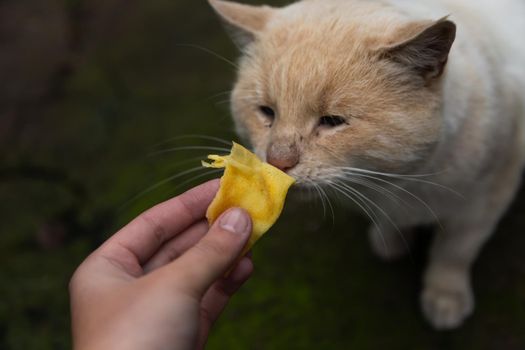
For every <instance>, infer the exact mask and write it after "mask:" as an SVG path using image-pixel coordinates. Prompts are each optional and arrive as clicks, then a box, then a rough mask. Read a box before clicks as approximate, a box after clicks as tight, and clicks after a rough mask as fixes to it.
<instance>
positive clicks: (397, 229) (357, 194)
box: [336, 182, 410, 254]
mask: <svg viewBox="0 0 525 350" xmlns="http://www.w3.org/2000/svg"><path fill="white" fill-rule="evenodd" d="M336 183H338V184H340V185H341V186H342V187H343V188H346V189H347V190H348V191H351V192H353V193H354V194H355V195H356V196H358V197H361V198H362V199H363V201H367V202H369V203H370V204H371V205H373V206H374V207H375V208H376V209H377V210H379V212H380V213H381V214H383V216H384V217H385V218H386V219H387V220H388V222H389V223H390V224H391V225H392V226H393V227H394V229H395V230H396V232H397V233H398V234H399V236H400V237H401V240H402V241H403V244H404V245H405V247H406V248H407V251H408V252H409V254H410V246H409V244H408V242H407V241H406V239H405V237H404V236H403V233H402V232H401V230H400V229H399V226H397V224H396V223H395V222H394V221H393V220H392V218H391V217H390V215H388V213H387V212H386V211H385V210H384V209H383V208H381V207H380V206H379V205H378V204H377V203H375V202H374V201H373V200H371V199H370V198H368V197H367V196H365V195H364V194H363V193H361V192H359V191H358V190H357V189H355V188H353V187H352V186H350V185H347V184H345V183H342V182H336Z"/></svg>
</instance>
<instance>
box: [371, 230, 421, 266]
mask: <svg viewBox="0 0 525 350" xmlns="http://www.w3.org/2000/svg"><path fill="white" fill-rule="evenodd" d="M415 231H416V229H415V227H408V228H396V227H394V226H393V225H392V224H390V223H389V224H384V225H382V224H378V225H376V224H371V225H370V227H369V228H368V239H369V241H370V246H371V248H372V251H373V252H374V254H375V255H377V256H378V257H379V258H381V259H383V260H385V261H392V260H396V259H398V258H400V257H403V256H405V255H406V254H408V253H409V252H410V248H411V245H412V241H413V240H414V236H415V233H416V232H415Z"/></svg>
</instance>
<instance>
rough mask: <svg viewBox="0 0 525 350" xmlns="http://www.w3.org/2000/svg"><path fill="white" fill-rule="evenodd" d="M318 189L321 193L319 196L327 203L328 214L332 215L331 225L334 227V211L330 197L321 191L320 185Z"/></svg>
mask: <svg viewBox="0 0 525 350" xmlns="http://www.w3.org/2000/svg"><path fill="white" fill-rule="evenodd" d="M318 187H319V191H320V192H321V194H322V195H323V196H324V197H325V199H326V202H327V203H328V207H329V208H330V213H331V214H332V225H335V211H334V206H333V205H332V202H331V201H330V197H329V196H328V194H327V193H326V191H325V190H324V189H323V187H322V186H321V185H318Z"/></svg>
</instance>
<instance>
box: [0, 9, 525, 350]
mask: <svg viewBox="0 0 525 350" xmlns="http://www.w3.org/2000/svg"><path fill="white" fill-rule="evenodd" d="M81 3H82V1H72V0H70V1H65V2H64V7H67V8H68V9H71V8H76V7H77V6H80V5H81ZM273 3H278V2H275V1H274V2H273ZM66 5H67V6H66ZM120 9H121V11H117V12H116V13H117V14H113V16H114V19H113V20H112V21H111V25H110V26H109V27H107V29H106V30H105V31H104V32H103V33H99V34H98V36H95V38H96V40H94V41H93V43H91V44H90V47H89V49H87V50H86V51H85V52H83V56H82V59H81V60H80V61H79V62H76V65H75V67H74V69H73V71H72V73H71V74H70V75H69V76H68V77H67V78H65V79H64V80H63V81H62V84H61V86H60V91H59V93H58V94H54V95H53V96H52V98H49V97H46V98H45V99H42V100H38V101H36V102H35V101H33V102H31V103H22V102H21V103H20V106H22V107H20V108H18V109H17V110H18V111H19V113H21V115H22V116H23V117H24V118H23V119H22V120H23V122H24V125H22V126H21V127H20V128H19V130H22V132H19V133H17V134H13V135H10V136H9V137H8V138H7V141H5V142H4V143H5V144H6V145H7V147H5V148H4V149H3V150H2V151H1V153H2V154H1V157H2V165H1V172H0V212H1V213H2V220H1V221H0V222H1V229H0V232H1V236H0V278H1V280H2V283H1V284H0V298H1V302H0V349H67V348H70V336H69V310H68V295H67V283H68V279H69V277H70V276H71V274H72V272H73V271H74V269H75V267H76V266H77V265H78V264H79V263H80V261H82V259H83V258H84V257H85V256H86V255H87V254H88V253H89V252H90V251H91V250H92V249H93V248H94V247H96V246H97V245H98V244H99V243H100V242H101V241H102V240H103V239H104V238H105V237H107V236H108V235H109V234H111V233H112V232H114V231H115V230H116V229H118V228H119V227H120V226H122V225H123V224H124V223H126V222H127V221H128V220H130V219H131V218H133V217H134V216H135V215H137V214H138V213H139V212H140V211H141V210H143V209H145V208H147V207H149V206H152V205H153V204H155V203H157V202H159V201H161V200H163V199H166V198H168V197H170V196H172V195H175V194H176V193H180V192H181V191H182V188H176V187H177V184H180V182H182V181H184V180H185V179H186V178H184V179H180V180H178V181H174V182H170V183H168V184H165V185H163V186H161V187H159V188H157V189H155V190H154V191H151V192H149V193H148V194H147V195H144V196H142V197H141V198H139V199H137V200H135V201H133V202H132V203H131V204H129V205H126V206H124V207H122V204H124V203H126V202H127V200H128V199H130V198H132V197H133V196H134V195H135V194H137V193H139V192H141V191H142V190H143V189H145V188H148V187H149V186H151V185H152V184H155V183H156V182H158V181H160V180H162V179H164V178H166V177H168V176H170V175H173V174H175V173H177V172H180V171H182V170H185V169H188V168H190V167H194V166H198V165H199V162H198V161H197V160H195V161H193V162H186V163H184V164H180V165H177V164H178V163H179V162H182V161H187V160H188V159H189V158H193V157H196V156H203V155H204V154H205V153H206V152H202V151H194V152H173V153H166V154H163V155H158V156H148V154H149V153H150V152H151V151H152V150H154V149H156V148H155V147H154V145H156V144H158V143H159V142H161V141H164V140H167V139H170V138H172V137H175V136H180V135H187V134H205V135H211V136H217V137H222V138H225V139H235V135H234V133H233V131H232V127H231V122H230V118H229V112H228V105H227V103H221V101H223V100H227V97H228V96H227V94H221V93H222V92H224V91H227V90H229V89H230V88H231V84H232V81H233V79H234V68H233V67H231V66H230V65H228V64H227V63H225V62H224V61H221V60H219V59H217V58H216V57H214V56H213V55H210V54H208V53H206V52H204V51H202V50H200V49H196V48H192V47H189V46H184V45H180V44H191V45H198V46H202V47H204V48H207V49H210V50H213V51H216V52H218V53H220V54H221V55H224V56H226V57H228V58H230V59H234V58H235V56H236V52H235V49H234V47H233V45H231V44H230V43H229V40H228V38H227V36H226V34H224V33H223V31H222V29H221V27H220V25H219V22H218V21H217V20H216V19H215V17H214V15H213V14H212V11H211V10H210V9H209V8H208V6H207V4H206V2H205V1H204V0H203V1H194V0H191V1H190V0H178V1H168V0H155V1H148V2H130V3H129V4H127V5H125V6H123V7H122V8H120ZM72 21H74V18H73V19H72ZM33 54H35V64H38V52H36V53H33ZM204 144H206V145H211V144H210V143H209V142H203V141H199V140H198V139H185V140H173V141H171V142H170V143H167V144H165V145H164V146H163V147H169V146H186V145H204ZM196 182H199V181H196ZM188 186H189V184H187V185H185V186H184V187H185V188H187V187H188ZM524 209H525V193H524V192H523V191H522V192H521V194H520V195H519V196H518V200H517V201H516V203H515V205H514V206H513V208H512V209H511V210H510V211H509V213H508V214H507V216H506V218H505V219H504V220H503V221H502V223H501V225H500V227H499V229H498V232H497V234H496V235H495V237H494V239H492V240H491V242H490V243H489V244H488V245H487V247H486V249H485V250H484V251H483V254H482V255H481V256H480V258H479V261H478V263H477V264H476V266H475V269H474V277H473V278H474V286H475V291H476V297H477V308H476V312H475V314H474V316H473V317H472V318H470V319H469V320H468V322H467V323H466V324H465V326H464V327H462V328H461V329H459V330H457V331H453V332H445V333H439V332H435V331H433V330H432V329H431V328H429V327H428V325H427V324H426V323H425V321H424V320H423V319H422V316H421V314H420V312H419V309H418V293H419V290H420V279H421V271H422V266H423V263H424V260H425V251H426V249H425V248H426V247H427V245H428V238H424V239H422V240H421V242H420V243H419V244H418V246H417V247H416V248H415V249H414V250H413V254H412V258H411V259H405V260H403V261H400V262H397V263H393V264H385V263H381V262H379V261H378V260H377V259H376V258H374V257H373V256H372V253H371V252H370V249H369V247H368V245H367V240H366V235H365V230H366V226H367V223H366V221H365V220H364V219H363V218H361V217H360V216H358V215H354V214H348V213H346V212H344V211H342V210H340V209H338V210H336V213H335V223H332V221H331V218H327V219H325V220H324V221H323V220H322V209H321V207H320V206H315V205H301V204H299V203H298V202H297V201H295V200H291V201H289V202H288V204H287V207H286V210H285V213H284V214H283V216H282V219H281V220H280V221H279V222H278V224H277V225H276V226H275V227H274V228H273V229H272V231H271V232H270V233H269V234H268V235H267V236H265V238H264V239H263V240H262V241H261V242H260V243H259V244H258V245H257V246H256V248H255V251H254V261H255V266H256V271H255V273H254V275H253V277H252V279H251V280H250V281H249V282H248V283H247V284H246V286H245V287H244V288H243V289H242V290H241V291H240V292H239V293H238V295H237V296H236V297H235V298H234V300H233V301H232V302H231V304H230V305H229V307H228V309H227V310H226V312H225V314H224V316H223V317H222V318H221V319H220V321H219V322H218V323H217V325H216V327H215V329H214V331H213V334H212V336H211V339H210V343H209V348H210V349H228V350H233V349H359V350H364V349H384V348H385V349H462V350H463V349H509V350H512V349H524V348H525V332H524V331H523V330H524V329H525V278H524V277H525V256H524V252H525V236H524V235H523V232H525V218H524V216H523V213H524ZM305 218H312V220H311V222H309V219H308V220H305ZM316 218H319V219H320V220H316ZM317 221H321V222H322V224H321V225H319V224H318V222H317Z"/></svg>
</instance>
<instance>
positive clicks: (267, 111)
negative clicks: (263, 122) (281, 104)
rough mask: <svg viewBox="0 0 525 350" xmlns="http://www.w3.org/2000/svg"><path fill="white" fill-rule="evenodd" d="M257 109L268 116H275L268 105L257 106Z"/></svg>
mask: <svg viewBox="0 0 525 350" xmlns="http://www.w3.org/2000/svg"><path fill="white" fill-rule="evenodd" d="M259 111H261V113H262V114H264V115H265V116H266V117H268V118H275V111H274V110H273V109H272V108H270V107H268V106H259Z"/></svg>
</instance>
